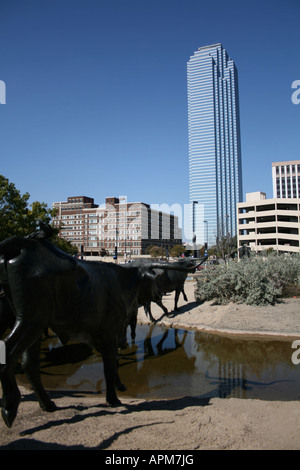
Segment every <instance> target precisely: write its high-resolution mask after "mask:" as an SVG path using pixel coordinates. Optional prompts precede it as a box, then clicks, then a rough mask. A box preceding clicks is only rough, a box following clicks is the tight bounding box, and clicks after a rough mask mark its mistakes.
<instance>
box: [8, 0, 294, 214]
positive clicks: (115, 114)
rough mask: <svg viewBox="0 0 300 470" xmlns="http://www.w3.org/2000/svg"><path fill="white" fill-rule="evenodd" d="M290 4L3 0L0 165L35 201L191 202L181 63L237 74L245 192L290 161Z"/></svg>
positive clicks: (268, 182) (265, 184)
mask: <svg viewBox="0 0 300 470" xmlns="http://www.w3.org/2000/svg"><path fill="white" fill-rule="evenodd" d="M299 20H300V1H299V0H272V1H271V0H268V1H266V0H259V1H257V0H251V1H248V0H243V1H241V0H228V1H225V0H214V1H213V2H208V1H202V0H106V1H104V0H39V1H38V0H0V80H3V81H4V82H5V84H6V104H5V105H0V152H1V153H0V173H1V174H3V175H4V176H6V177H7V178H8V179H9V180H10V181H12V182H13V183H15V185H16V186H17V188H18V189H19V190H20V191H21V193H24V192H29V193H30V195H31V199H30V200H31V202H32V201H35V200H38V201H41V202H46V203H47V204H48V205H49V206H50V205H51V204H52V202H54V201H63V200H66V198H67V197H68V196H75V195H86V196H90V197H94V199H95V202H97V203H99V204H100V203H102V202H104V200H105V197H106V196H119V195H127V196H128V200H129V201H131V202H135V201H142V202H146V203H149V204H163V203H166V204H169V205H172V204H175V203H177V204H181V205H183V204H187V203H188V200H189V194H188V135H187V132H188V130H187V85H186V64H187V61H188V60H189V58H190V56H191V55H193V53H194V51H195V50H197V49H198V47H200V46H203V45H208V44H215V43H218V42H221V43H222V44H223V46H224V47H225V49H226V50H227V51H228V54H229V55H230V57H231V58H232V59H233V60H234V61H235V63H236V66H237V69H238V73H239V91H240V115H241V139H242V161H243V186H244V194H245V193H246V192H251V191H259V190H261V191H265V192H266V193H267V197H272V176H271V165H272V161H281V160H296V159H299V158H300V151H299V147H300V146H299V143H300V132H299V123H300V104H299V105H295V104H293V103H292V101H291V95H292V92H293V90H292V88H291V86H292V82H293V81H295V80H300V49H299V44H300V27H299Z"/></svg>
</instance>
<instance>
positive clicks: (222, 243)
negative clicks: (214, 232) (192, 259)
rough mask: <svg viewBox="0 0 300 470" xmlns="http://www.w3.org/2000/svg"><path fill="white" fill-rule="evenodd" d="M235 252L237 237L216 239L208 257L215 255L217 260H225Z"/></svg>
mask: <svg viewBox="0 0 300 470" xmlns="http://www.w3.org/2000/svg"><path fill="white" fill-rule="evenodd" d="M236 251H237V237H236V236H234V237H233V238H231V237H230V235H229V234H228V236H227V237H222V238H219V239H217V243H216V245H214V246H212V247H211V248H210V249H209V255H215V256H217V257H218V258H223V259H226V258H228V256H230V255H232V254H234V253H236Z"/></svg>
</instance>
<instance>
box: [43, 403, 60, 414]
mask: <svg viewBox="0 0 300 470" xmlns="http://www.w3.org/2000/svg"><path fill="white" fill-rule="evenodd" d="M41 408H42V410H43V411H46V412H47V413H53V411H57V410H58V408H57V406H56V404H55V403H54V401H50V402H49V403H48V404H47V405H45V406H42V407H41Z"/></svg>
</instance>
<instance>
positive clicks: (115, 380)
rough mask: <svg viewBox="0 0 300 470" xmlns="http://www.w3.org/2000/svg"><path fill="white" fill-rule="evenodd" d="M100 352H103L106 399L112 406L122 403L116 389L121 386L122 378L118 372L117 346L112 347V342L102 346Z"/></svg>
mask: <svg viewBox="0 0 300 470" xmlns="http://www.w3.org/2000/svg"><path fill="white" fill-rule="evenodd" d="M99 352H101V353H102V357H103V366H104V376H105V382H106V401H107V403H109V404H110V405H112V406H118V405H121V402H120V400H119V399H118V397H117V394H116V389H115V387H116V386H117V387H118V389H120V388H121V385H123V384H122V383H121V380H120V378H119V374H118V359H117V348H116V347H112V345H111V344H110V345H109V346H108V347H104V348H101V350H99Z"/></svg>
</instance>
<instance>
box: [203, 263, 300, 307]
mask: <svg viewBox="0 0 300 470" xmlns="http://www.w3.org/2000/svg"><path fill="white" fill-rule="evenodd" d="M299 278H300V257H299V256H298V255H286V256H285V255H277V254H275V255H274V254H272V255H269V256H268V257H267V258H264V257H262V256H259V255H258V256H251V257H250V258H247V259H242V260H240V261H239V262H237V261H232V262H230V263H229V265H228V266H226V265H219V266H216V267H213V268H209V269H207V270H203V271H202V273H201V276H200V277H199V278H198V279H197V285H196V289H195V298H196V300H197V301H199V302H200V301H204V300H215V301H216V303H219V304H224V303H228V302H236V303H246V304H249V305H268V304H274V303H275V302H276V299H278V298H279V297H281V296H282V295H283V294H285V295H286V292H287V291H288V290H289V291H290V290H291V286H294V287H296V286H298V284H299Z"/></svg>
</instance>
